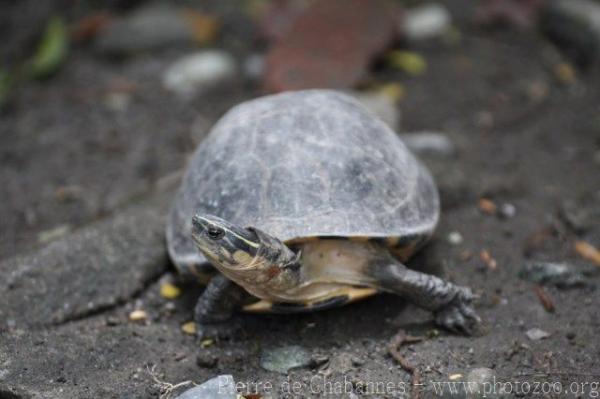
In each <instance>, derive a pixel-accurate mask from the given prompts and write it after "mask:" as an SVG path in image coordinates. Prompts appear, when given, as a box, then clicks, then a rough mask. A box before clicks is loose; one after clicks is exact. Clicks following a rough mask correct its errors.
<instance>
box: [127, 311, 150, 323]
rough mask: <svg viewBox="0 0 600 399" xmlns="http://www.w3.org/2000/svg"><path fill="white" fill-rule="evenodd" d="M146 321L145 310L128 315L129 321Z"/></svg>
mask: <svg viewBox="0 0 600 399" xmlns="http://www.w3.org/2000/svg"><path fill="white" fill-rule="evenodd" d="M146 320H148V313H146V311H145V310H142V309H137V310H134V311H133V312H131V313H129V321H135V322H139V321H146Z"/></svg>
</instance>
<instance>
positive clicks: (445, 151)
mask: <svg viewBox="0 0 600 399" xmlns="http://www.w3.org/2000/svg"><path fill="white" fill-rule="evenodd" d="M400 138H401V139H402V141H403V142H404V144H406V146H407V147H408V149H410V150H411V151H412V152H414V153H415V154H417V155H437V156H445V157H449V156H453V155H454V154H456V147H455V145H454V143H453V142H452V141H451V140H450V139H449V138H448V136H447V135H445V134H444V133H439V132H431V131H424V132H415V133H404V134H401V135H400Z"/></svg>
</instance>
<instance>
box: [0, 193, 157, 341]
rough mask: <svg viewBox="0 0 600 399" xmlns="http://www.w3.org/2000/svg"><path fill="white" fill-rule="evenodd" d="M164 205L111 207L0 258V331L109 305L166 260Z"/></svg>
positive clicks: (131, 291) (143, 283) (76, 315)
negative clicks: (105, 214)
mask: <svg viewBox="0 0 600 399" xmlns="http://www.w3.org/2000/svg"><path fill="white" fill-rule="evenodd" d="M164 213H165V211H164V207H160V206H151V205H147V206H143V207H139V208H138V207H133V208H130V209H127V210H122V211H117V212H116V213H115V215H114V216H113V217H111V218H109V219H107V220H104V221H101V222H98V223H96V224H94V225H91V226H89V227H86V228H82V229H80V230H78V231H75V232H74V233H73V234H70V235H67V236H64V237H62V238H60V239H58V240H56V241H53V242H51V243H49V244H48V245H46V246H44V247H42V248H41V249H39V250H37V251H34V252H32V253H30V254H27V255H24V256H17V257H15V258H11V259H9V260H6V261H3V262H2V263H0V274H1V275H2V276H3V278H2V279H1V280H0V292H2V307H0V330H2V329H9V328H11V329H12V328H19V327H25V326H28V327H33V326H47V325H52V324H60V323H64V322H66V321H68V320H74V319H78V318H82V317H85V316H86V315H89V314H93V313H95V312H98V311H100V310H102V309H106V308H109V307H111V306H115V305H117V304H119V303H122V302H124V301H126V300H127V299H129V298H131V297H132V296H134V295H135V294H136V293H138V292H140V291H141V290H142V289H143V288H144V287H145V286H146V285H147V284H148V283H149V282H152V281H153V280H154V279H156V278H157V277H158V276H160V275H161V274H162V273H163V272H164V270H165V269H166V267H167V265H168V261H167V257H166V251H165V245H164V217H163V215H164Z"/></svg>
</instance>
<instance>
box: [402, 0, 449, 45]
mask: <svg viewBox="0 0 600 399" xmlns="http://www.w3.org/2000/svg"><path fill="white" fill-rule="evenodd" d="M451 23H452V16H451V15H450V12H449V11H448V9H446V7H444V6H443V5H442V4H439V3H430V4H424V5H421V6H418V7H414V8H411V9H410V10H408V11H407V12H406V15H405V16H404V18H403V20H402V26H401V30H402V32H403V33H404V35H405V36H406V38H407V39H408V40H410V41H419V40H425V39H431V38H435V37H439V36H441V35H443V34H444V33H446V32H447V31H448V29H449V28H450V25H451Z"/></svg>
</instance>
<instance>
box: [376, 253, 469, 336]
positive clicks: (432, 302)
mask: <svg viewBox="0 0 600 399" xmlns="http://www.w3.org/2000/svg"><path fill="white" fill-rule="evenodd" d="M373 276H374V277H375V278H376V280H377V281H378V282H379V284H380V285H381V288H382V289H383V290H385V291H388V292H392V293H395V294H398V295H400V296H402V297H405V298H406V299H408V300H409V301H411V302H413V303H414V304H415V305H417V306H419V307H422V308H424V309H427V310H430V311H432V312H433V313H434V316H435V322H436V324H438V325H439V326H441V327H444V328H446V329H448V330H450V331H453V332H460V333H463V334H466V335H473V334H474V333H475V332H476V331H477V328H478V326H479V324H480V322H481V319H480V318H479V316H478V315H477V313H476V312H475V310H474V308H473V304H472V302H473V300H474V299H475V296H474V295H473V293H472V292H471V290H470V289H469V288H467V287H460V286H457V285H454V284H452V283H450V282H448V281H445V280H443V279H441V278H439V277H437V276H433V275H430V274H426V273H421V272H418V271H416V270H412V269H409V268H408V267H406V266H404V265H403V264H401V263H400V262H396V261H387V262H385V263H383V264H380V265H377V266H375V267H374V268H373Z"/></svg>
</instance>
